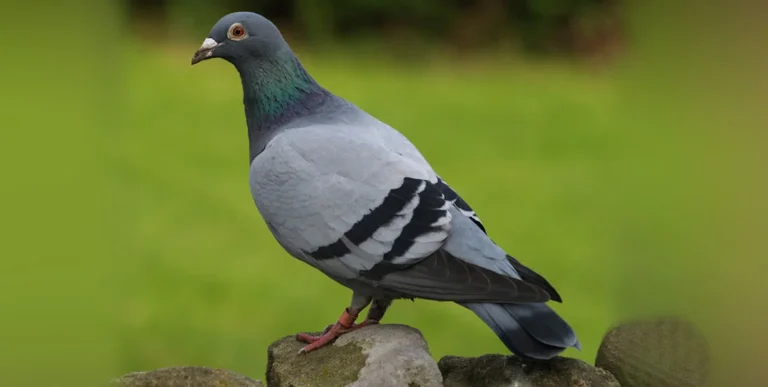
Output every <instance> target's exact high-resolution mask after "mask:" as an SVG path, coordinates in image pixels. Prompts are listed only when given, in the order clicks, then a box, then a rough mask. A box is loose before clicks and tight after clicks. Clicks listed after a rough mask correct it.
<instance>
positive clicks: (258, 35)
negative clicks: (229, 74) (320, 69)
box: [192, 12, 288, 66]
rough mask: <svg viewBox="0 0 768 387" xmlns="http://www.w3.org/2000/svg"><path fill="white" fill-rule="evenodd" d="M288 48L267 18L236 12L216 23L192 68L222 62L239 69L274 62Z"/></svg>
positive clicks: (196, 53)
mask: <svg viewBox="0 0 768 387" xmlns="http://www.w3.org/2000/svg"><path fill="white" fill-rule="evenodd" d="M287 48H288V44H287V43H286V42H285V40H284V39H283V36H282V35H281V34H280V31H279V30H278V29H277V27H276V26H275V25H274V24H273V23H272V22H271V21H269V20H268V19H267V18H265V17H264V16H261V15H259V14H256V13H252V12H235V13H230V14H229V15H226V16H224V17H222V18H221V19H219V21H218V22H216V24H215V25H214V26H213V28H212V29H211V33H210V34H209V35H208V37H207V38H205V41H203V45H202V46H201V47H200V49H199V50H197V52H195V55H194V56H193V57H192V64H193V65H194V64H196V63H199V62H202V61H204V60H207V59H211V58H222V59H224V60H226V61H228V62H230V63H232V64H233V65H235V66H238V65H239V64H244V63H246V62H251V61H254V60H255V61H259V60H263V59H269V58H273V57H274V56H276V55H277V54H278V53H280V52H282V51H284V50H286V49H287Z"/></svg>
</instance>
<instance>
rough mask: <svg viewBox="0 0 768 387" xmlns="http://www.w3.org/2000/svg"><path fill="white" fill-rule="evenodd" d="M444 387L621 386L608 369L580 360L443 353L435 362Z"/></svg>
mask: <svg viewBox="0 0 768 387" xmlns="http://www.w3.org/2000/svg"><path fill="white" fill-rule="evenodd" d="M438 365H439V366H440V371H441V372H442V374H443V379H444V385H445V387H480V386H483V387H502V386H503V387H507V386H516V387H565V386H573V387H620V385H619V382H618V381H617V380H616V378H614V377H613V375H611V374H610V373H609V372H607V371H605V370H602V369H600V368H597V367H594V366H592V365H589V364H587V363H585V362H583V361H581V360H577V359H571V358H566V357H555V358H553V359H550V360H526V359H522V358H519V357H516V356H504V355H483V356H480V357H475V358H465V357H458V356H446V357H443V358H442V359H440V362H439V363H438Z"/></svg>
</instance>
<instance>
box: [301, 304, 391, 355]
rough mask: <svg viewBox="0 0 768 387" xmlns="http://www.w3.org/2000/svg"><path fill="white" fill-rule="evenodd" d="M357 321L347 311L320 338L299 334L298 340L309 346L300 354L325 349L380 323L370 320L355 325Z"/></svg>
mask: <svg viewBox="0 0 768 387" xmlns="http://www.w3.org/2000/svg"><path fill="white" fill-rule="evenodd" d="M355 319H357V315H356V314H351V313H350V311H349V309H346V310H344V313H343V314H342V315H341V317H340V318H339V321H337V322H336V324H333V325H329V326H328V327H326V328H325V329H324V330H323V332H322V333H321V334H320V335H319V336H313V335H310V334H308V333H299V334H298V335H296V339H297V340H299V341H302V342H305V343H307V344H308V345H306V346H305V347H304V348H302V349H301V350H300V351H299V353H306V352H311V351H314V350H316V349H318V348H321V347H324V346H325V345H326V344H328V343H330V342H332V341H333V340H335V339H336V338H338V337H339V336H341V335H343V334H345V333H348V332H352V331H354V330H357V329H360V328H363V327H365V326H368V325H373V324H378V323H379V322H378V321H377V320H372V319H368V320H365V321H364V322H362V323H360V324H355Z"/></svg>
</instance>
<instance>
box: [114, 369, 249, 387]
mask: <svg viewBox="0 0 768 387" xmlns="http://www.w3.org/2000/svg"><path fill="white" fill-rule="evenodd" d="M112 385H113V386H119V387H209V386H216V387H264V385H263V384H261V382H259V381H257V380H253V379H250V378H248V377H245V376H242V375H239V374H236V373H234V372H232V371H227V370H222V369H216V368H206V367H171V368H161V369H157V370H154V371H147V372H132V373H130V374H127V375H125V376H123V377H121V378H119V379H117V380H115V381H113V382H112Z"/></svg>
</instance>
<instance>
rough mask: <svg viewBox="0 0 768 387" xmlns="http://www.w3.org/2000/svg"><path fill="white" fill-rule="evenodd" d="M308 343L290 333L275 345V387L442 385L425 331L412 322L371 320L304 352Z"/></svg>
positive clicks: (271, 363)
mask: <svg viewBox="0 0 768 387" xmlns="http://www.w3.org/2000/svg"><path fill="white" fill-rule="evenodd" d="M304 345H305V344H304V343H301V342H299V341H297V340H296V338H295V336H288V337H284V338H282V339H280V340H278V341H276V342H274V343H272V345H270V346H269V349H268V356H269V358H268V359H269V360H268V362H267V384H268V385H269V387H305V386H307V387H309V386H312V387H324V386H328V387H342V386H347V387H363V386H376V387H378V386H380V387H401V386H402V387H440V386H442V377H441V375H440V370H439V369H438V367H437V363H435V360H434V359H433V358H432V356H431V355H430V353H429V349H428V347H427V343H426V341H424V337H423V336H422V335H421V332H419V331H418V330H416V329H414V328H411V327H408V326H404V325H397V324H383V325H373V326H368V327H365V328H361V329H359V330H356V331H352V332H350V333H347V334H345V335H343V336H341V337H339V338H338V339H336V341H335V342H334V343H333V344H331V345H328V346H326V347H323V348H320V349H318V350H316V351H312V352H310V353H303V354H299V350H300V349H301V348H302V346H304Z"/></svg>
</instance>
